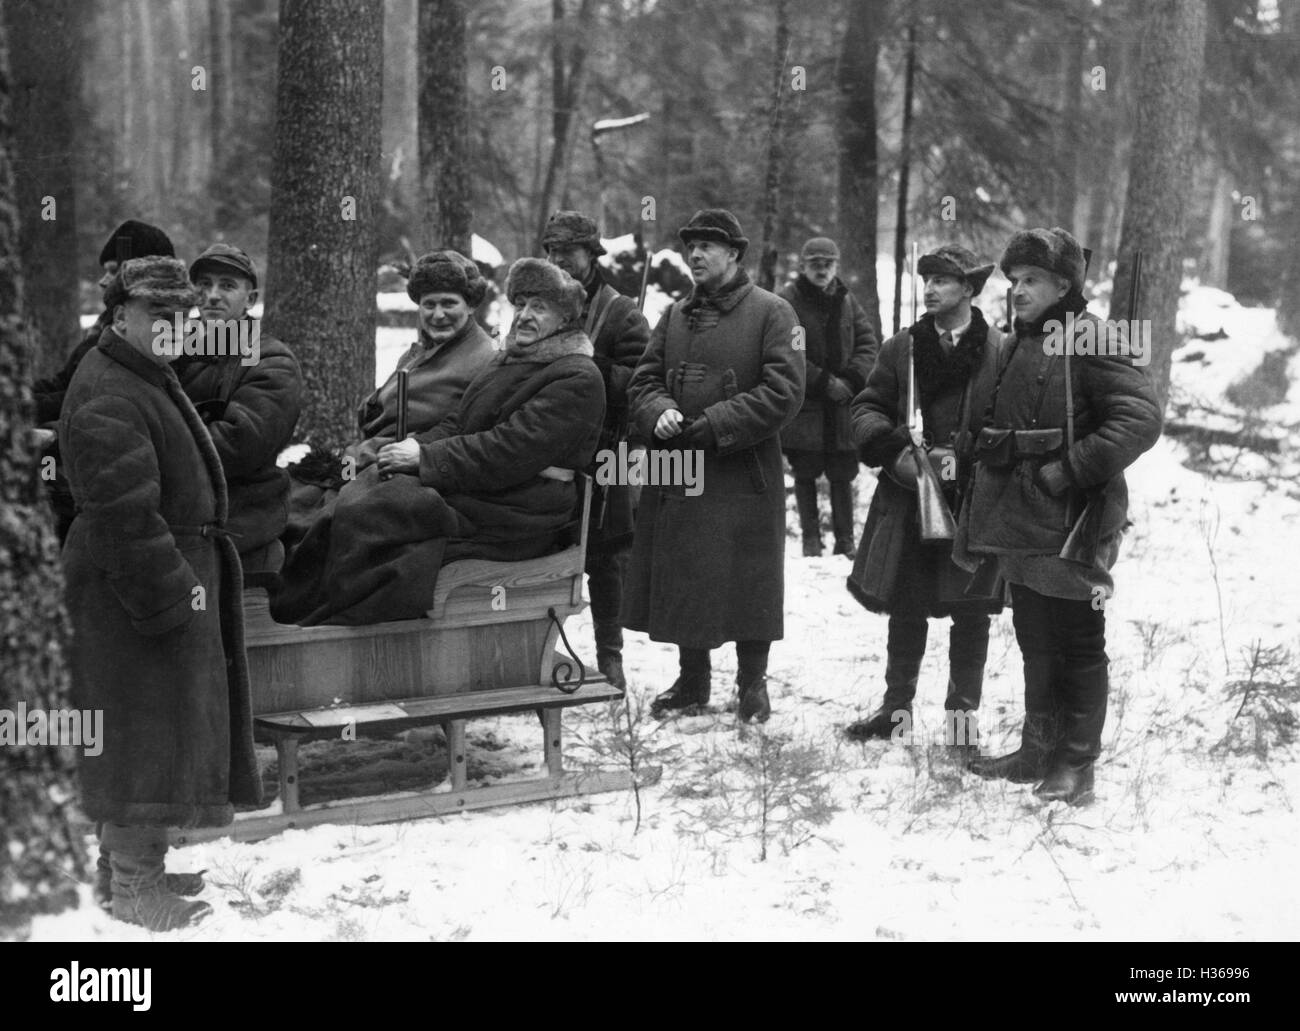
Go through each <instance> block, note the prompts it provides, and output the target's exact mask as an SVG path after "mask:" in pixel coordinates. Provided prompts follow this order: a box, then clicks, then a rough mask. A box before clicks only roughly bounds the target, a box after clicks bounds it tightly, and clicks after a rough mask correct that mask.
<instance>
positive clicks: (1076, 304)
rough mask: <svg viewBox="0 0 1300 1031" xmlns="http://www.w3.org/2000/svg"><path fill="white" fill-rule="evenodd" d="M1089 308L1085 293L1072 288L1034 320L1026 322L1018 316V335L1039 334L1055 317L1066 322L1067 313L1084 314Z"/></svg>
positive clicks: (1016, 326) (1016, 327) (1016, 324)
mask: <svg viewBox="0 0 1300 1031" xmlns="http://www.w3.org/2000/svg"><path fill="white" fill-rule="evenodd" d="M1087 310H1088V302H1087V301H1085V300H1084V299H1083V294H1081V293H1079V291H1078V290H1071V291H1070V292H1069V293H1068V294H1066V295H1065V296H1064V297H1062V298H1061V299H1060V300H1059V301H1057V302H1056V303H1055V304H1053V305H1052V306H1051V307H1050V308H1048V309H1047V311H1045V312H1043V314H1042V315H1040V316H1039V317H1038V319H1037V320H1035V321H1034V322H1029V323H1027V322H1025V321H1024V320H1023V319H1022V318H1020V317H1019V316H1016V323H1015V329H1016V337H1017V338H1020V337H1025V336H1039V335H1041V334H1042V333H1043V332H1045V331H1044V329H1043V327H1044V326H1045V325H1046V324H1047V323H1049V322H1051V321H1052V320H1053V319H1055V320H1056V321H1058V322H1061V323H1064V322H1065V316H1066V315H1067V314H1073V315H1082V314H1083V313H1084V312H1085V311H1087Z"/></svg>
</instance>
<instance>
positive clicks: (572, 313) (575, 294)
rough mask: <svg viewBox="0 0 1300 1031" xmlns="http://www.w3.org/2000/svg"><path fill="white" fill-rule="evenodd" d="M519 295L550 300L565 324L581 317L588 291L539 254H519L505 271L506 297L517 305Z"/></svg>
mask: <svg viewBox="0 0 1300 1031" xmlns="http://www.w3.org/2000/svg"><path fill="white" fill-rule="evenodd" d="M520 297H541V298H543V299H544V300H547V301H550V302H551V303H552V304H554V305H556V306H557V307H558V308H559V309H560V312H561V313H562V314H563V316H564V324H565V325H566V326H567V325H569V324H570V323H574V322H577V321H578V319H579V318H581V317H582V304H583V301H585V300H586V298H587V292H586V291H585V290H584V289H583V288H582V284H581V283H579V282H578V281H577V280H576V279H574V278H573V277H572V276H571V275H569V274H568V273H567V272H565V271H564V269H562V268H560V267H559V266H558V265H552V264H551V263H550V262H549V261H543V260H542V259H541V258H520V259H519V260H518V261H516V262H515V263H514V264H513V265H511V266H510V272H509V273H508V274H507V275H506V300H508V301H509V302H510V303H511V304H512V305H514V306H515V307H516V308H518V307H519V301H518V298H520Z"/></svg>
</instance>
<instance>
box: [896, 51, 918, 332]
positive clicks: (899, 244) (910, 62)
mask: <svg viewBox="0 0 1300 1031" xmlns="http://www.w3.org/2000/svg"><path fill="white" fill-rule="evenodd" d="M905 68H906V70H905V71H904V76H903V142H902V153H901V154H900V156H899V159H898V213H897V217H896V221H895V224H894V332H895V333H897V332H898V331H899V330H900V329H902V328H903V323H902V315H901V312H902V310H903V263H904V261H905V260H906V256H907V192H908V182H909V180H910V178H911V172H912V92H913V91H912V85H913V82H914V81H915V79H916V26H915V25H909V26H908V27H907V62H906V66H905ZM912 274H913V275H915V274H916V269H912Z"/></svg>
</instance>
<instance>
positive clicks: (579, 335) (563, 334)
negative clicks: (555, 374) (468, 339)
mask: <svg viewBox="0 0 1300 1031" xmlns="http://www.w3.org/2000/svg"><path fill="white" fill-rule="evenodd" d="M594 353H595V352H594V351H593V350H592V347H591V341H590V340H588V339H587V334H586V333H584V332H583V331H582V330H580V329H578V328H576V327H574V326H564V327H562V328H560V329H558V330H556V331H555V332H554V333H552V334H551V335H550V336H548V337H542V339H541V340H535V341H533V342H532V343H531V344H521V343H519V341H518V340H516V339H515V334H514V332H513V331H511V332H510V334H509V335H507V336H506V340H505V348H504V350H502V351H501V352H500V354H499V356H498V360H499V362H500V364H502V365H513V364H514V363H516V362H537V363H549V362H553V361H555V359H556V358H563V357H564V356H565V355H570V354H583V355H586V356H587V357H588V358H590V357H591V356H592V355H593V354H594Z"/></svg>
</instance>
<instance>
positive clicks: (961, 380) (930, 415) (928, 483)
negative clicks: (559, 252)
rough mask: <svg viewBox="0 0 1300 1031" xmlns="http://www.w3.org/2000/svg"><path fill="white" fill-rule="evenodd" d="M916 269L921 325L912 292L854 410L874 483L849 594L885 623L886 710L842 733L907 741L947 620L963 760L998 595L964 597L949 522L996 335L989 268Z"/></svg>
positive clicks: (948, 711)
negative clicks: (938, 623) (924, 669)
mask: <svg viewBox="0 0 1300 1031" xmlns="http://www.w3.org/2000/svg"><path fill="white" fill-rule="evenodd" d="M916 271H917V272H918V273H919V274H920V275H921V277H922V278H923V279H924V282H925V315H923V316H922V317H921V318H920V319H919V320H918V319H916V317H915V314H916V312H915V294H913V323H914V324H913V325H912V326H911V327H909V328H908V329H905V330H903V331H902V332H901V333H897V334H895V335H894V336H893V337H892V338H891V339H889V340H887V341H886V342H885V344H884V346H883V347H882V348H881V351H880V357H879V359H878V360H877V361H876V365H875V368H874V369H873V370H872V372H871V375H870V377H869V378H868V379H867V385H866V388H865V389H864V390H863V391H862V393H860V394H859V395H858V396H857V397H856V398H855V399H854V401H853V406H852V414H853V432H854V438H855V440H856V442H857V445H858V448H859V454H860V456H861V458H862V460H863V461H864V462H865V463H866V464H867V465H871V466H879V467H882V468H883V470H884V473H883V474H882V475H881V477H880V480H879V482H878V483H877V485H876V492H875V494H874V495H873V496H872V498H871V509H870V512H869V513H868V515H867V525H866V529H865V531H864V532H863V536H862V545H861V547H860V548H859V551H858V557H857V561H856V563H855V564H854V568H853V573H852V575H851V576H850V577H849V591H850V593H851V594H853V596H854V597H855V598H857V600H858V601H860V602H861V603H862V604H863V605H864V606H865V607H866V608H868V609H870V610H871V611H872V612H887V613H889V643H888V658H887V660H886V665H885V697H884V700H883V701H882V702H881V704H880V707H879V708H878V709H877V710H876V711H875V712H874V713H873V714H872V715H871V716H869V717H867V718H866V719H864V720H859V721H858V722H857V723H854V724H852V725H851V726H849V727H848V728H847V730H846V733H847V735H848V736H849V738H851V739H852V740H855V741H865V740H869V739H872V738H888V737H891V736H893V735H894V734H895V733H896V732H898V733H902V734H906V733H908V732H909V731H910V726H911V713H912V699H913V698H914V697H915V695H916V684H917V679H918V677H919V675H920V671H921V661H922V658H923V657H924V655H925V642H926V636H927V631H928V624H927V619H928V618H929V617H936V618H943V617H946V616H951V617H952V629H951V631H950V633H949V637H948V670H949V672H948V693H947V696H946V699H945V701H944V712H945V719H946V723H947V730H948V734H949V736H948V738H947V743H948V744H949V745H951V746H956V747H958V748H959V749H963V750H964V749H965V748H967V747H969V746H971V745H973V744H975V741H974V735H973V733H972V732H971V731H972V727H973V714H974V713H975V711H976V710H977V709H978V708H979V703H980V694H981V691H982V688H983V683H984V660H985V658H986V657H987V655H988V646H989V613H991V612H997V611H999V610H1000V609H1001V607H1002V606H1001V593H1002V592H1001V590H1000V589H998V587H997V586H996V585H994V587H993V588H992V589H991V590H989V592H988V594H987V596H985V597H972V596H970V595H967V594H966V593H965V588H966V585H967V582H968V581H969V580H970V574H969V573H964V572H963V571H962V570H961V569H959V568H957V567H956V566H955V565H953V562H952V533H951V527H952V513H954V512H955V511H956V510H957V507H958V505H959V503H960V498H961V495H962V493H963V489H964V487H965V485H966V483H967V481H968V479H969V471H970V450H971V442H972V440H973V438H974V434H975V433H977V432H978V430H979V427H980V425H981V419H982V416H983V412H984V409H985V406H986V405H987V404H988V401H989V399H990V397H991V396H992V394H993V382H994V378H995V375H996V370H997V359H998V348H999V346H1000V344H1001V340H1002V335H1001V334H1000V333H999V332H998V331H997V330H996V329H994V328H993V327H991V326H989V325H988V323H987V322H986V321H985V319H984V316H983V314H982V313H981V312H980V310H979V308H976V307H974V306H972V304H971V300H972V298H974V297H975V296H976V295H977V294H978V293H979V292H980V290H982V289H983V288H984V282H985V280H987V279H988V277H989V274H990V273H991V272H992V271H993V266H992V265H980V264H979V262H978V261H977V260H976V258H975V255H974V254H972V253H971V252H970V251H968V250H967V249H966V248H964V247H958V246H952V245H948V246H944V247H940V248H939V249H938V250H936V251H935V252H934V253H933V254H926V255H924V256H923V257H922V258H921V259H920V261H919V262H917V263H916ZM918 460H919V461H920V462H924V463H926V465H928V466H929V468H926V466H925V465H918ZM918 472H919V473H920V474H921V475H920V478H918ZM927 494H928V495H929V496H927ZM936 509H937V518H932V517H933V516H935V514H936ZM931 522H933V523H934V524H935V525H934V526H930V525H929V524H930V523H931ZM945 537H946V539H944V538H945Z"/></svg>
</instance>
